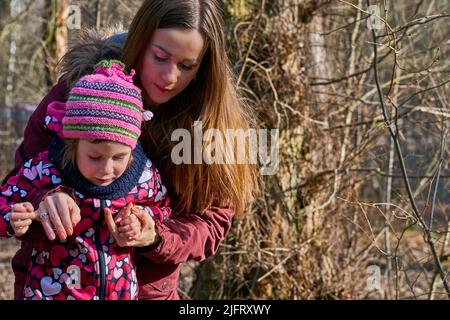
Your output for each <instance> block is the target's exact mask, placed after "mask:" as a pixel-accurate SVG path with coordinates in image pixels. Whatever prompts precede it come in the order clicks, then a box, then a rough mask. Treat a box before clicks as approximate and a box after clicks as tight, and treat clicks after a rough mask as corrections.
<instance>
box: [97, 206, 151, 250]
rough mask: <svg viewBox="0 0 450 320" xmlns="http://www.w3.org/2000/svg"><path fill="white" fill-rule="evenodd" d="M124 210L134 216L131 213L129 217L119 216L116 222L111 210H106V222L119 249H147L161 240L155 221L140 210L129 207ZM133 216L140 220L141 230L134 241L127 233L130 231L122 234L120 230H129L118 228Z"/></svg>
mask: <svg viewBox="0 0 450 320" xmlns="http://www.w3.org/2000/svg"><path fill="white" fill-rule="evenodd" d="M124 209H126V211H127V212H125V214H126V213H128V212H129V211H132V214H131V212H130V214H129V216H128V217H121V216H119V218H118V219H116V221H114V220H113V218H112V214H111V210H110V209H109V208H105V221H106V224H107V226H108V229H109V232H110V233H111V235H112V236H113V238H114V239H115V240H116V243H117V245H118V246H119V247H146V246H151V245H154V244H156V243H157V242H158V241H159V239H160V238H159V235H158V234H157V233H156V230H155V221H153V219H152V218H151V217H150V215H149V214H148V213H147V212H145V211H143V210H140V209H138V208H131V206H129V205H127V206H126V207H125V208H124ZM131 216H135V217H136V218H137V219H138V220H139V222H140V225H141V228H140V233H139V234H138V235H136V237H135V238H134V239H131V240H130V239H129V238H128V236H127V232H129V231H126V232H125V233H123V232H122V233H121V232H120V230H128V228H126V229H121V228H122V226H119V227H118V224H120V223H122V222H124V221H125V220H124V219H127V218H130V217H131ZM130 219H132V218H130Z"/></svg>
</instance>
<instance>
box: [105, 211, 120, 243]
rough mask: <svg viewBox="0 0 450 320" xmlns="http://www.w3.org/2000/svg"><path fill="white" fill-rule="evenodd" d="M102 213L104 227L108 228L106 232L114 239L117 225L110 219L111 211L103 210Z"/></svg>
mask: <svg viewBox="0 0 450 320" xmlns="http://www.w3.org/2000/svg"><path fill="white" fill-rule="evenodd" d="M104 213H105V222H106V225H107V226H108V230H109V232H110V233H111V234H112V236H113V237H114V238H116V235H117V225H116V223H115V222H114V220H113V218H112V214H111V210H110V209H109V208H105V209H104ZM116 241H117V239H116Z"/></svg>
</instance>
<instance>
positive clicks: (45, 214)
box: [37, 192, 81, 240]
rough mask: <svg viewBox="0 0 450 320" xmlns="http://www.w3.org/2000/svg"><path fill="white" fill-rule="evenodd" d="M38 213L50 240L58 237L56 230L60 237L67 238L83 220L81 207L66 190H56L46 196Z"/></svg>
mask: <svg viewBox="0 0 450 320" xmlns="http://www.w3.org/2000/svg"><path fill="white" fill-rule="evenodd" d="M37 214H38V216H39V220H40V221H41V223H42V226H43V227H44V231H45V234H46V235H47V237H48V239H49V240H54V239H56V235H55V231H56V234H57V235H58V237H59V239H61V240H65V239H66V238H67V235H69V236H71V235H72V234H73V228H74V227H75V226H76V225H77V224H78V222H80V220H81V215H80V208H79V207H78V205H77V204H76V203H75V201H74V200H73V199H72V197H71V196H69V195H68V194H67V193H65V192H55V193H52V194H50V195H48V196H47V197H45V199H44V200H43V201H42V202H41V203H40V204H39V208H38V210H37ZM54 230H55V231H54Z"/></svg>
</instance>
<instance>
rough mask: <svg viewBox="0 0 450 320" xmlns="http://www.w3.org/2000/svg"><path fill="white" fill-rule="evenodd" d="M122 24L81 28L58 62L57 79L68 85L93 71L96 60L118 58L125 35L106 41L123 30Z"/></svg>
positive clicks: (70, 85)
mask: <svg viewBox="0 0 450 320" xmlns="http://www.w3.org/2000/svg"><path fill="white" fill-rule="evenodd" d="M125 31H126V30H125V28H124V27H123V26H122V25H117V26H114V27H107V28H103V29H102V30H101V31H98V30H91V29H83V30H81V31H80V33H79V34H78V35H77V36H75V37H74V38H73V39H72V40H71V43H70V44H69V49H68V51H67V52H66V54H65V55H64V56H63V57H62V59H61V61H60V62H59V63H58V67H57V70H58V76H59V81H65V82H66V83H67V85H68V86H69V87H72V85H73V84H74V83H75V82H76V81H77V80H78V79H80V78H81V77H82V76H84V75H87V74H90V73H92V72H93V71H94V66H95V64H96V63H97V62H99V61H100V60H102V59H103V58H105V56H107V57H110V58H116V59H117V58H119V59H120V56H121V51H122V47H123V44H124V40H125V36H123V37H122V39H120V40H121V41H119V42H115V41H107V40H108V39H109V38H110V37H112V36H113V35H116V34H118V33H123V32H125Z"/></svg>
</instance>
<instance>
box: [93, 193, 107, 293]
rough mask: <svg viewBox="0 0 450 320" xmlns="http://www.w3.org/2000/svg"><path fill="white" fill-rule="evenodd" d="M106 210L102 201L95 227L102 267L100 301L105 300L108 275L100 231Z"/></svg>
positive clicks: (100, 265)
mask: <svg viewBox="0 0 450 320" xmlns="http://www.w3.org/2000/svg"><path fill="white" fill-rule="evenodd" d="M105 208H106V201H105V200H101V204H100V214H99V218H98V221H97V224H96V226H95V245H96V247H97V252H98V260H99V267H100V288H99V294H98V297H99V300H105V289H106V274H105V256H104V254H103V244H102V242H101V237H100V230H101V226H102V223H103V210H104V209H105Z"/></svg>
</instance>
